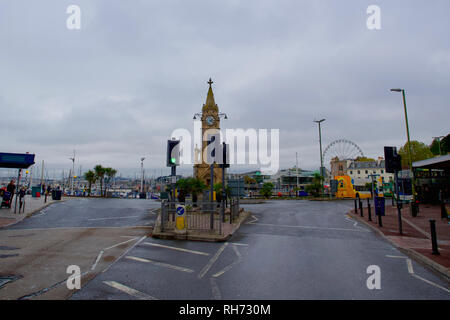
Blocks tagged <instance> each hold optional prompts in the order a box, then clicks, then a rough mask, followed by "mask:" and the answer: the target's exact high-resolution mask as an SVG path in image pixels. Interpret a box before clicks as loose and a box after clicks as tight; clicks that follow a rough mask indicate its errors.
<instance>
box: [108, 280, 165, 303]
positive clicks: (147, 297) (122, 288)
mask: <svg viewBox="0 0 450 320" xmlns="http://www.w3.org/2000/svg"><path fill="white" fill-rule="evenodd" d="M103 283H104V284H106V285H108V286H110V287H113V288H114V289H117V290H119V291H122V292H124V293H126V294H128V295H130V296H132V297H135V298H138V299H140V300H158V299H156V298H155V297H152V296H150V295H148V294H146V293H143V292H140V291H138V290H135V289H133V288H130V287H127V286H125V285H123V284H121V283H118V282H115V281H103Z"/></svg>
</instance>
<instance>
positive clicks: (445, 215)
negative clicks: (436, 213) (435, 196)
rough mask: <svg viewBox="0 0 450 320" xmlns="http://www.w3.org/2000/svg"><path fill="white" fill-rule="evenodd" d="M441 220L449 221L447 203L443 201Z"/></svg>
mask: <svg viewBox="0 0 450 320" xmlns="http://www.w3.org/2000/svg"><path fill="white" fill-rule="evenodd" d="M441 219H448V216H447V209H446V208H445V202H444V201H441Z"/></svg>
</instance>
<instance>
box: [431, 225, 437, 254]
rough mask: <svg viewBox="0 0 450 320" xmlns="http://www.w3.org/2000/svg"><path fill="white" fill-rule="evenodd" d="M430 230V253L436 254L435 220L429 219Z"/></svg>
mask: <svg viewBox="0 0 450 320" xmlns="http://www.w3.org/2000/svg"><path fill="white" fill-rule="evenodd" d="M430 231H431V247H432V252H431V254H434V255H436V256H438V255H439V249H438V244H437V238H436V221H435V220H430Z"/></svg>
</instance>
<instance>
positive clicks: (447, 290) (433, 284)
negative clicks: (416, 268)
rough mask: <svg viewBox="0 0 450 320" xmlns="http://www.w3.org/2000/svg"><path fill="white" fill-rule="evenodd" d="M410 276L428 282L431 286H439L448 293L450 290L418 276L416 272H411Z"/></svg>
mask: <svg viewBox="0 0 450 320" xmlns="http://www.w3.org/2000/svg"><path fill="white" fill-rule="evenodd" d="M412 276H413V277H414V278H417V279H419V280H422V281H423V282H426V283H428V284H430V285H432V286H434V287H436V288H439V289H441V290H444V291H445V292H448V293H450V290H449V289H447V288H444V287H442V286H440V285H438V284H437V283H434V282H432V281H430V280H427V279H424V278H422V277H421V276H418V275H417V274H412Z"/></svg>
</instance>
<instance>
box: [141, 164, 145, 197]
mask: <svg viewBox="0 0 450 320" xmlns="http://www.w3.org/2000/svg"><path fill="white" fill-rule="evenodd" d="M144 160H145V157H142V158H141V193H143V192H144Z"/></svg>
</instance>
